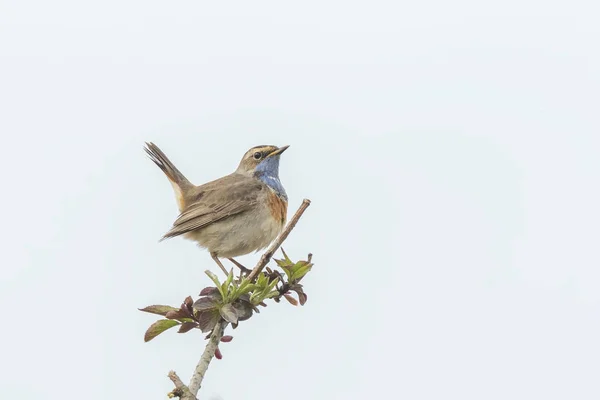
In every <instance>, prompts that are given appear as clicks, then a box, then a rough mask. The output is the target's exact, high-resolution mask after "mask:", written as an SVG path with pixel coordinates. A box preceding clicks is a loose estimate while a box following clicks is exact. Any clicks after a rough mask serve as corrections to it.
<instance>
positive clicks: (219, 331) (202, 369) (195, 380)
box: [190, 320, 227, 399]
mask: <svg viewBox="0 0 600 400" xmlns="http://www.w3.org/2000/svg"><path fill="white" fill-rule="evenodd" d="M226 326H227V322H226V321H223V320H221V321H219V323H218V324H217V325H216V326H215V327H214V329H213V331H212V334H211V335H210V340H209V341H208V343H207V344H206V348H205V349H204V353H202V357H200V361H199V362H198V365H196V370H195V371H194V375H193V376H192V380H191V381H190V392H191V393H192V395H193V396H194V397H193V399H195V398H196V394H198V390H200V386H201V384H202V380H203V379H204V374H206V370H207V369H208V365H209V364H210V361H211V360H212V358H213V357H214V356H215V351H217V347H219V342H220V341H221V338H222V337H223V332H225V327H226Z"/></svg>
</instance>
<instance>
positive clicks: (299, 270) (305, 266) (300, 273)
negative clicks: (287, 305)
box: [290, 261, 313, 281]
mask: <svg viewBox="0 0 600 400" xmlns="http://www.w3.org/2000/svg"><path fill="white" fill-rule="evenodd" d="M312 266H313V265H312V264H311V263H306V261H299V262H298V263H296V265H295V267H296V268H294V272H293V273H292V277H291V278H290V280H291V281H299V280H300V279H302V278H303V277H304V275H306V274H307V273H308V271H310V270H311V268H312Z"/></svg>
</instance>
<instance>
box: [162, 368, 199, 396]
mask: <svg viewBox="0 0 600 400" xmlns="http://www.w3.org/2000/svg"><path fill="white" fill-rule="evenodd" d="M168 376H169V379H170V380H171V381H172V382H173V383H174V384H175V389H173V391H172V392H171V393H169V394H168V395H167V396H169V398H170V399H172V398H173V397H179V398H180V399H182V400H197V399H196V396H194V395H193V394H192V393H191V392H190V389H189V388H188V387H187V386H186V385H185V384H184V383H183V382H182V381H181V379H180V378H179V376H177V374H176V373H175V371H170V372H169V375H168Z"/></svg>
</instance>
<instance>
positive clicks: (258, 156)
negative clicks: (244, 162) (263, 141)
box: [252, 151, 262, 160]
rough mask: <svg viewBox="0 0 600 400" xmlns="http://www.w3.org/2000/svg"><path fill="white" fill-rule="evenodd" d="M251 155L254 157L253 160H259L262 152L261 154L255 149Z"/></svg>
mask: <svg viewBox="0 0 600 400" xmlns="http://www.w3.org/2000/svg"><path fill="white" fill-rule="evenodd" d="M252 157H254V159H255V160H260V159H261V157H262V154H261V152H260V151H257V152H256V153H254V154H253V155H252Z"/></svg>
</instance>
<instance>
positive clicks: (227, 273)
mask: <svg viewBox="0 0 600 400" xmlns="http://www.w3.org/2000/svg"><path fill="white" fill-rule="evenodd" d="M210 256H211V257H212V259H213V260H215V262H216V263H217V265H218V266H219V268H221V271H223V273H224V274H225V275H229V272H227V270H226V269H225V267H224V266H223V264H222V263H221V260H219V259H218V258H217V255H216V254H215V253H210Z"/></svg>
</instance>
